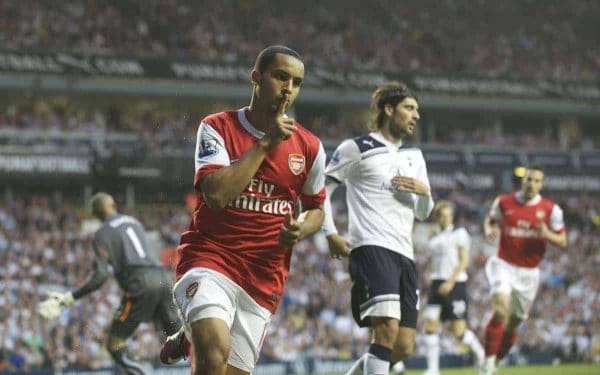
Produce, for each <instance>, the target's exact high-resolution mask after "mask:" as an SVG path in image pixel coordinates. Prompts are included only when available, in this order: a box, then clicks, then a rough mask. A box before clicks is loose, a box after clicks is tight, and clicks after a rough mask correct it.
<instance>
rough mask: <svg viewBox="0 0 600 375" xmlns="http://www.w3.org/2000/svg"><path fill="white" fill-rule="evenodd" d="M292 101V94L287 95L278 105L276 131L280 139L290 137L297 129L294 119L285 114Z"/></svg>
mask: <svg viewBox="0 0 600 375" xmlns="http://www.w3.org/2000/svg"><path fill="white" fill-rule="evenodd" d="M289 103H290V96H289V95H285V96H284V97H283V98H282V99H281V101H280V102H279V104H278V105H277V113H276V117H275V126H276V131H277V132H278V136H279V138H280V140H284V139H288V138H289V137H291V136H292V134H293V133H294V132H295V131H296V125H294V119H293V118H289V117H286V116H285V110H286V109H287V106H288V105H289Z"/></svg>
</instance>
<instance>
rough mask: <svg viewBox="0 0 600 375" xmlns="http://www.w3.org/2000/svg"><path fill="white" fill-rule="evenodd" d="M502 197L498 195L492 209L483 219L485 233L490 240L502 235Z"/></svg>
mask: <svg viewBox="0 0 600 375" xmlns="http://www.w3.org/2000/svg"><path fill="white" fill-rule="evenodd" d="M501 215H502V214H501V212H500V197H496V199H494V202H493V203H492V207H490V211H489V212H488V214H487V215H486V217H485V219H484V220H483V235H484V236H485V238H486V239H487V240H488V241H495V240H496V239H497V238H498V236H499V235H500V227H499V222H500V220H501V217H502V216H501Z"/></svg>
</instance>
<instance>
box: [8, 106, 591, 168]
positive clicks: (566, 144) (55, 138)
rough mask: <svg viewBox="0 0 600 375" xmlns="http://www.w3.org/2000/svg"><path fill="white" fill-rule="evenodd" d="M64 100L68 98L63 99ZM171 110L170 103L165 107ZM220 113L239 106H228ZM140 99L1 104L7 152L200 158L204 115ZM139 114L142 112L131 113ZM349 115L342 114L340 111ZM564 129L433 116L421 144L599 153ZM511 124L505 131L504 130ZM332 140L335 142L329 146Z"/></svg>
mask: <svg viewBox="0 0 600 375" xmlns="http://www.w3.org/2000/svg"><path fill="white" fill-rule="evenodd" d="M61 98H62V97H61ZM163 105H164V103H163ZM220 106H221V108H235V106H231V105H228V104H225V103H223V104H222V105H220ZM148 107H151V106H150V105H149V103H146V102H144V101H140V102H138V103H132V104H131V106H129V107H127V108H123V109H122V110H119V109H116V108H108V109H105V110H102V109H100V108H96V109H94V110H90V111H87V110H85V109H82V108H80V107H78V106H77V105H76V104H75V103H74V102H72V101H70V100H60V99H56V98H50V97H46V98H39V99H37V100H34V101H27V100H24V101H22V102H20V104H12V105H6V106H4V107H2V106H1V105H0V146H3V147H5V148H6V150H7V151H10V150H9V148H10V147H12V148H14V149H18V148H27V149H28V150H29V151H31V152H34V153H44V152H48V153H53V152H60V153H84V154H85V153H89V152H90V151H92V150H93V151H94V152H97V153H99V154H102V155H110V154H119V155H125V156H126V155H133V154H137V155H145V154H149V153H153V154H162V155H182V156H186V157H187V156H188V155H192V154H193V150H194V147H195V141H196V131H197V127H198V124H199V122H200V120H201V119H202V117H203V116H202V114H189V113H179V114H178V113H171V112H170V111H169V110H168V109H165V110H164V112H163V111H162V110H158V111H157V110H154V109H152V108H148ZM132 108H135V109H132ZM341 112H343V109H340V113H339V114H341ZM298 115H299V116H298V117H297V119H298V120H299V121H300V122H301V123H302V124H303V125H304V126H306V127H307V128H308V129H310V130H311V131H313V132H314V133H315V134H317V135H318V136H319V137H320V138H321V139H322V140H323V142H324V144H326V145H328V144H332V145H333V144H337V143H338V142H339V140H340V139H344V138H352V137H356V136H359V135H361V134H362V133H363V132H364V131H365V128H366V121H368V114H367V108H365V112H364V113H363V115H364V116H358V118H348V119H343V118H340V116H337V115H336V114H335V113H332V114H330V115H323V114H319V113H316V112H313V111H310V110H308V111H306V110H303V111H302V113H299V114H298ZM573 123H574V125H571V124H566V125H565V126H564V127H565V128H566V129H568V131H567V132H566V135H565V133H564V132H562V131H561V130H560V127H561V126H562V125H564V124H561V123H559V122H558V121H552V120H549V121H548V123H546V124H537V125H535V126H526V125H529V124H528V123H527V120H526V119H520V120H519V121H518V122H516V123H515V122H513V121H511V120H505V121H503V122H502V124H503V125H502V126H501V127H500V128H498V127H495V126H492V124H490V123H489V120H481V121H477V120H476V122H473V120H471V125H470V126H465V125H464V119H463V118H460V117H455V118H447V119H445V120H444V121H442V122H440V121H438V120H437V119H429V118H427V116H425V118H423V120H422V121H421V122H420V125H419V130H418V135H417V136H416V137H415V139H414V141H415V142H416V143H420V144H426V145H439V146H444V145H446V146H447V145H460V144H469V145H473V146H487V147H505V148H506V147H508V148H519V149H523V150H550V149H551V150H561V149H562V150H566V149H568V150H581V151H595V150H598V149H599V148H600V131H598V130H596V129H595V128H594V127H593V124H591V123H589V124H588V123H578V122H577V120H576V119H575V120H573ZM504 125H506V126H504ZM328 142H329V143H328Z"/></svg>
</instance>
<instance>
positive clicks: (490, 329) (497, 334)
mask: <svg viewBox="0 0 600 375" xmlns="http://www.w3.org/2000/svg"><path fill="white" fill-rule="evenodd" d="M503 335H504V323H503V322H502V321H501V320H500V319H496V317H495V316H492V319H490V321H489V323H488V325H487V327H485V341H484V346H485V355H486V356H490V355H496V353H497V352H498V347H499V346H500V342H501V341H502V336H503Z"/></svg>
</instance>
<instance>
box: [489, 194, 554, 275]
mask: <svg viewBox="0 0 600 375" xmlns="http://www.w3.org/2000/svg"><path fill="white" fill-rule="evenodd" d="M489 215H490V217H491V218H492V219H494V220H496V221H499V222H500V225H501V228H502V232H501V234H500V244H499V248H498V257H499V258H501V259H503V260H505V261H507V262H509V263H511V264H514V265H517V266H520V267H537V266H538V265H539V264H540V262H541V260H542V258H543V256H544V253H545V252H546V240H545V239H542V238H540V237H539V236H538V225H539V224H540V223H542V222H545V223H546V224H547V225H548V228H550V230H553V231H554V232H557V233H560V232H563V231H565V225H564V221H563V212H562V210H561V208H560V207H559V206H558V205H557V204H555V203H554V202H552V201H551V200H549V199H546V198H543V197H542V196H541V195H537V196H536V197H534V198H532V199H531V200H530V201H528V202H525V201H524V199H523V198H522V197H521V194H520V193H513V194H504V195H500V196H498V197H497V198H496V200H495V201H494V203H493V204H492V207H491V209H490V213H489Z"/></svg>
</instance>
